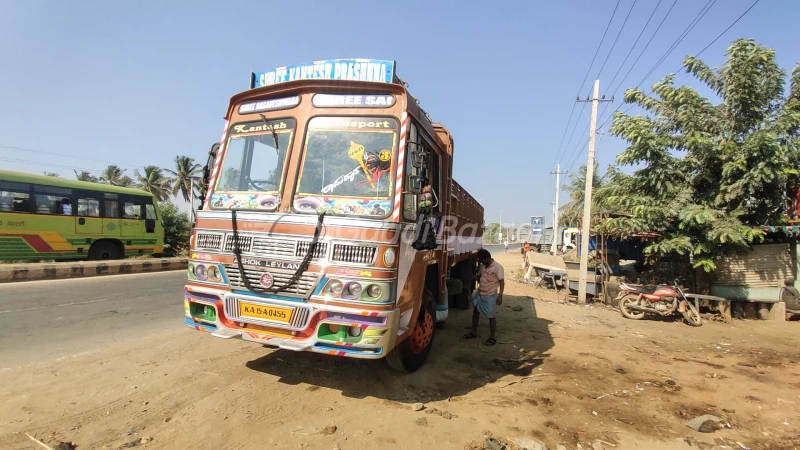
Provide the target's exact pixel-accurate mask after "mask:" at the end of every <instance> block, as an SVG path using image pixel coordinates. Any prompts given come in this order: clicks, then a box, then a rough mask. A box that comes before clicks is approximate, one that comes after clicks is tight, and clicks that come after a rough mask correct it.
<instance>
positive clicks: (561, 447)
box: [556, 444, 567, 450]
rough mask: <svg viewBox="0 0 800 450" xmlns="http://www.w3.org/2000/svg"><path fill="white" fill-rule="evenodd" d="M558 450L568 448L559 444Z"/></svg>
mask: <svg viewBox="0 0 800 450" xmlns="http://www.w3.org/2000/svg"><path fill="white" fill-rule="evenodd" d="M556 450H567V447H565V446H563V445H561V444H558V445H556Z"/></svg>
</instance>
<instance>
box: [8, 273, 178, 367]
mask: <svg viewBox="0 0 800 450" xmlns="http://www.w3.org/2000/svg"><path fill="white" fill-rule="evenodd" d="M185 280H186V272H185V271H183V270H179V271H174V272H160V273H152V274H136V275H114V276H107V277H96V278H79V279H71V280H52V281H31V282H24V283H8V284H0V369H3V368H7V367H12V366H16V365H20V364H29V363H34V362H42V361H50V360H53V359H58V358H64V357H69V356H71V355H75V354H79V353H82V352H86V351H91V350H94V349H96V348H98V347H102V346H105V345H108V344H113V343H118V342H122V341H125V340H128V339H131V338H135V337H140V336H146V335H151V334H156V333H160V332H163V331H164V330H167V329H170V328H174V329H178V328H179V327H183V326H184V325H183V321H182V316H183V284H184V281H185Z"/></svg>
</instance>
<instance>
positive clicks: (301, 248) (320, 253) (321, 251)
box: [294, 241, 328, 259]
mask: <svg viewBox="0 0 800 450" xmlns="http://www.w3.org/2000/svg"><path fill="white" fill-rule="evenodd" d="M309 247H311V241H298V242H297V250H296V251H295V253H294V256H297V257H298V258H305V256H306V253H308V249H309ZM326 253H328V244H327V243H325V242H317V247H316V248H315V249H314V254H313V255H311V258H312V259H320V258H324V257H325V254H326Z"/></svg>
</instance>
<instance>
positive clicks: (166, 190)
mask: <svg viewBox="0 0 800 450" xmlns="http://www.w3.org/2000/svg"><path fill="white" fill-rule="evenodd" d="M133 176H134V177H136V180H135V182H134V183H135V184H134V185H135V186H136V187H137V188H138V189H141V190H143V191H147V192H149V193H151V194H153V196H154V197H155V198H156V200H158V201H160V202H163V201H166V200H169V196H170V193H171V191H172V179H170V178H168V177H166V176H164V171H163V169H161V168H160V167H158V166H145V168H144V173H140V172H139V169H135V170H134V171H133Z"/></svg>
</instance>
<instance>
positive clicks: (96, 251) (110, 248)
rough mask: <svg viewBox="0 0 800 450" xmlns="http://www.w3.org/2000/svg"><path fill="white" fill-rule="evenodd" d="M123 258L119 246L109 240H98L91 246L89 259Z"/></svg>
mask: <svg viewBox="0 0 800 450" xmlns="http://www.w3.org/2000/svg"><path fill="white" fill-rule="evenodd" d="M120 258H122V252H121V251H120V249H119V247H117V246H116V245H114V244H113V243H111V242H109V241H98V242H95V243H94V244H92V246H91V247H90V248H89V259H90V260H92V261H105V260H110V259H120Z"/></svg>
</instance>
